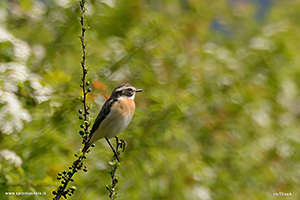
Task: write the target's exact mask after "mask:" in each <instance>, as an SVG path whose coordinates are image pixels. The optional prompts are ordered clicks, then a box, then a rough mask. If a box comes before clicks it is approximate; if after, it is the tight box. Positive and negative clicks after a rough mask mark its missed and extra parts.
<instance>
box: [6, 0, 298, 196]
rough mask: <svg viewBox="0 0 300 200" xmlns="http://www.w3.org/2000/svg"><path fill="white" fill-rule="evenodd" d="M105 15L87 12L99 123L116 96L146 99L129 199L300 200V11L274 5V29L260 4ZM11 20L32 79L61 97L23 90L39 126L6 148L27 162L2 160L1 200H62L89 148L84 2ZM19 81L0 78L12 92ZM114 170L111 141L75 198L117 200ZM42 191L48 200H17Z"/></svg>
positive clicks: (181, 4)
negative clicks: (69, 173) (58, 196)
mask: <svg viewBox="0 0 300 200" xmlns="http://www.w3.org/2000/svg"><path fill="white" fill-rule="evenodd" d="M64 2H65V3H64ZM105 2H108V1H100V0H87V3H86V7H87V12H86V22H87V24H88V26H89V27H90V29H89V30H88V31H87V33H86V41H87V52H88V57H87V66H88V68H89V72H88V75H87V78H88V80H89V81H90V82H94V83H95V82H96V83H99V82H100V83H101V84H103V85H102V86H107V90H105V89H99V88H96V87H95V88H93V91H92V94H91V95H90V98H89V105H91V106H92V109H91V114H90V116H91V117H93V118H95V117H96V115H97V113H98V111H99V110H100V108H101V106H102V103H103V102H104V98H103V95H110V92H111V91H112V89H113V88H114V87H115V86H116V85H118V84H120V83H123V82H129V83H131V84H133V85H134V86H136V87H137V88H142V89H143V92H142V93H139V94H138V95H137V96H136V105H137V109H136V113H135V116H134V118H133V121H132V122H131V124H130V126H129V127H128V128H127V129H126V130H125V131H124V133H122V134H120V137H121V138H122V139H124V140H126V142H127V147H126V151H125V153H124V155H123V158H122V165H121V167H120V168H119V169H118V176H119V177H120V183H119V184H118V185H117V188H116V189H117V192H118V194H119V199H132V200H140V199H144V200H148V199H155V200H157V199H172V200H175V199H178V200H179V199H203V200H210V199H236V200H237V199H264V200H265V199H267V200H268V199H274V198H278V199H281V197H274V196H273V193H276V192H286V193H291V194H292V195H293V196H292V197H285V198H288V199H299V196H300V195H299V186H300V184H299V183H300V163H299V159H300V156H299V154H297V152H299V151H300V145H299V143H300V126H299V111H300V109H299V108H300V104H299V94H300V93H299V87H300V82H299V75H300V69H299V64H300V59H299V55H298V54H299V52H300V49H299V48H300V46H299V42H298V41H300V36H299V34H298V33H299V29H300V23H299V22H300V21H299V19H300V17H299V13H300V2H299V1H274V2H273V5H272V7H271V8H270V10H268V11H267V13H266V15H265V16H264V18H260V19H258V18H257V17H255V16H256V13H257V9H258V6H257V5H255V4H252V3H250V2H248V1H246V2H243V1H236V2H237V3H234V1H233V2H231V3H229V2H227V1H224V0H217V1H214V2H211V1H199V0H190V1H187V0H181V1H176V0H168V1H151V0H148V1H138V0H126V1H119V0H115V1H110V2H113V3H112V4H111V3H105ZM0 11H1V12H0V13H1V16H2V19H1V21H0V27H2V28H5V29H6V30H7V31H8V32H9V33H10V34H12V35H13V36H14V37H15V38H18V39H20V40H22V41H25V42H27V43H28V45H29V47H30V49H31V50H32V51H31V52H30V56H29V58H28V59H27V60H26V62H25V63H24V64H25V66H26V67H27V68H28V70H29V71H30V72H31V73H34V74H37V75H39V81H40V83H41V84H42V85H43V86H51V88H52V93H51V95H49V99H48V100H47V101H44V102H42V103H39V102H38V101H37V100H36V95H37V94H35V93H34V92H33V89H32V86H30V84H29V83H28V82H26V81H23V82H18V83H16V84H18V88H19V89H18V92H17V93H16V94H17V97H18V100H19V101H20V103H21V105H22V108H23V109H26V110H27V111H28V112H29V113H30V116H31V120H30V121H28V122H25V121H24V127H23V128H22V130H20V131H14V132H13V133H11V134H4V133H1V134H0V151H1V150H3V149H8V150H11V151H13V152H15V153H16V154H17V155H18V156H20V157H21V159H22V161H23V164H22V166H21V167H19V168H16V167H14V166H13V165H10V164H8V163H7V160H5V159H4V158H2V159H1V160H0V199H12V200H14V199H20V198H22V199H50V198H52V197H53V196H52V194H51V192H52V191H53V190H54V189H55V188H56V187H57V186H58V185H59V182H58V181H57V180H56V177H57V173H58V172H59V171H62V170H64V169H67V167H68V166H70V164H71V163H72V162H73V160H74V159H75V158H74V156H73V154H74V153H76V152H77V151H78V150H79V149H80V148H82V145H81V138H80V135H79V134H78V131H79V130H80V128H79V126H80V123H81V122H80V120H79V119H78V116H79V115H78V113H77V110H78V109H80V108H81V107H82V105H81V102H80V101H79V100H77V97H78V96H80V94H81V88H80V87H79V85H80V81H81V66H80V61H81V46H80V41H79V39H78V36H79V35H80V24H79V20H78V16H79V9H78V2H77V1H73V0H72V1H58V0H55V1H54V0H47V1H34V0H25V1H8V0H4V1H1V3H0ZM3 16H4V17H3ZM215 22H217V23H219V24H221V28H213V25H212V24H213V23H215ZM37 47H38V48H37ZM35 49H37V50H35ZM41 51H42V52H43V51H44V54H43V56H40V57H39V53H40V52H41ZM13 52H14V51H13V44H12V43H11V42H10V41H2V40H0V62H1V63H9V62H15V61H16V60H17V58H16V57H15V56H14V53H13ZM8 71H9V70H6V71H5V70H0V73H1V77H2V78H3V80H0V85H1V88H2V89H1V90H2V91H5V90H6V88H5V83H4V82H5V78H4V77H5V76H6V75H5V74H6V73H8ZM97 81H99V82H97ZM94 86H95V85H94ZM2 95H3V94H2ZM0 103H1V106H0V108H2V107H3V106H5V102H3V101H0ZM11 115H14V113H12V114H11ZM7 120H8V121H9V118H7ZM111 157H112V152H111V150H110V149H109V147H108V146H107V144H106V143H105V142H104V141H99V142H98V143H97V145H96V147H95V148H93V149H92V151H91V153H90V154H88V158H87V160H86V165H87V167H88V172H87V173H83V172H80V173H78V174H76V176H75V178H74V179H75V182H74V183H73V185H74V186H76V187H77V190H76V192H75V195H74V196H72V197H70V198H72V199H108V196H107V195H108V193H107V191H106V189H105V185H106V184H109V183H110V176H109V174H108V172H107V169H108V167H109V166H108V164H107V162H108V161H109V160H111ZM30 191H39V192H46V196H21V197H18V196H13V195H5V192H30Z"/></svg>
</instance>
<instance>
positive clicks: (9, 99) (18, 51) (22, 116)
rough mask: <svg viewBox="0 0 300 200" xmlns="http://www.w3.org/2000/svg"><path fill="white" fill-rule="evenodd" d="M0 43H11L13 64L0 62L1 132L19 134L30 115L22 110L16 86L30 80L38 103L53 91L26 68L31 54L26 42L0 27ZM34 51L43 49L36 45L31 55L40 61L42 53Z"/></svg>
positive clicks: (45, 99)
mask: <svg viewBox="0 0 300 200" xmlns="http://www.w3.org/2000/svg"><path fill="white" fill-rule="evenodd" d="M1 42H10V43H11V44H12V48H13V58H12V59H13V61H11V62H8V63H0V80H1V82H2V83H3V84H2V85H3V86H2V87H1V86H0V105H1V109H0V132H1V133H2V134H11V133H13V132H14V131H17V132H20V131H21V130H22V129H23V127H24V123H27V122H30V121H31V115H30V113H29V112H28V111H27V110H26V109H24V108H23V107H22V104H21V102H20V101H19V98H18V96H17V95H16V92H17V91H18V89H19V84H23V83H24V82H25V81H29V82H30V85H31V87H32V89H33V90H34V98H35V99H36V101H37V102H38V103H42V102H44V101H47V100H49V98H50V95H51V94H52V88H51V87H50V86H43V85H42V84H41V82H40V80H41V77H39V76H37V75H36V74H33V73H31V72H30V70H29V69H28V68H27V66H26V61H27V60H28V58H29V56H31V55H32V50H31V47H30V46H29V44H28V43H27V42H25V41H22V40H20V39H17V38H15V37H14V36H13V35H12V34H10V33H9V32H8V31H7V30H6V29H5V28H4V27H1V26H0V43H1ZM37 49H43V47H42V46H41V45H40V46H36V47H35V49H34V52H33V53H34V55H35V56H36V57H37V58H38V59H41V58H42V57H43V56H44V54H45V52H42V53H40V54H38V53H37ZM37 55H38V56H40V57H38V56H37Z"/></svg>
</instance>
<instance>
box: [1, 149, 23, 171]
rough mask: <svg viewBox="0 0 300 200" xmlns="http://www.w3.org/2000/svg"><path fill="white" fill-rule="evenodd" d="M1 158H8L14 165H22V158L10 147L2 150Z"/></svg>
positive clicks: (8, 161) (9, 162)
mask: <svg viewBox="0 0 300 200" xmlns="http://www.w3.org/2000/svg"><path fill="white" fill-rule="evenodd" d="M0 160H6V161H7V163H8V164H9V165H14V166H15V167H21V166H22V163H23V161H22V159H21V158H20V157H19V156H18V155H17V154H16V153H15V152H13V151H10V150H8V149H3V150H2V151H0Z"/></svg>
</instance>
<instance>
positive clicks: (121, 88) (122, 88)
mask: <svg viewBox="0 0 300 200" xmlns="http://www.w3.org/2000/svg"><path fill="white" fill-rule="evenodd" d="M126 88H128V87H125V86H123V87H120V88H118V89H116V91H122V90H124V89H126Z"/></svg>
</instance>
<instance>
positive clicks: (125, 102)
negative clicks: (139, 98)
mask: <svg viewBox="0 0 300 200" xmlns="http://www.w3.org/2000/svg"><path fill="white" fill-rule="evenodd" d="M111 109H112V111H114V112H116V114H117V115H118V116H119V117H125V116H127V115H128V114H131V116H132V115H133V113H134V110H135V103H134V100H132V99H126V98H121V99H119V100H118V101H117V102H115V105H114V106H113V107H112V108H111Z"/></svg>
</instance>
